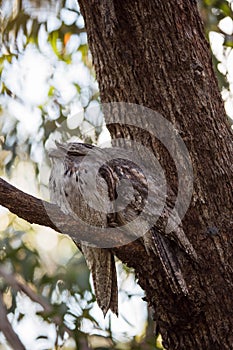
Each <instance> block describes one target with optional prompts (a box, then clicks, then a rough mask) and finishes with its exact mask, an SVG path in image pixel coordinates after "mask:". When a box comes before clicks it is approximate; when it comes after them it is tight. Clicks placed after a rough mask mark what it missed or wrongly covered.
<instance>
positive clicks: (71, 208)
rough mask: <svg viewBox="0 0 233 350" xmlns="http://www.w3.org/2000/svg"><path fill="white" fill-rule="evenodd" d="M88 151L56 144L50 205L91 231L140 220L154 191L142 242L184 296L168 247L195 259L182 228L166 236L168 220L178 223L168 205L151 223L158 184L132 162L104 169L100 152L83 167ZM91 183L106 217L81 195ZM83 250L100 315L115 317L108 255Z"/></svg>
mask: <svg viewBox="0 0 233 350" xmlns="http://www.w3.org/2000/svg"><path fill="white" fill-rule="evenodd" d="M92 149H93V146H91V145H87V144H80V143H68V144H65V145H62V144H57V148H56V149H54V150H52V151H51V152H50V157H51V159H52V163H53V166H52V171H51V176H50V192H51V200H52V201H53V202H54V203H56V204H57V205H59V206H60V207H61V209H62V210H63V211H64V212H65V213H69V214H72V213H73V215H78V217H79V218H81V219H82V220H83V221H86V222H87V223H89V224H90V225H94V226H100V227H114V226H121V225H125V224H126V223H129V222H132V220H134V219H136V218H137V217H138V215H140V214H142V213H143V208H144V206H145V205H146V203H147V200H148V190H150V191H152V194H151V195H150V200H151V203H150V205H149V210H147V211H146V212H145V213H143V215H142V216H140V222H142V224H143V225H144V227H148V229H149V230H148V232H147V233H146V234H145V235H144V236H143V238H142V242H143V243H144V245H145V248H146V251H147V253H148V254H149V255H151V254H156V255H157V256H158V257H159V258H160V261H161V264H162V266H163V268H164V270H165V272H166V274H167V277H168V279H169V281H170V285H171V288H172V289H173V291H174V292H175V293H180V292H182V293H184V294H187V293H188V289H187V286H186V283H185V280H184V278H183V276H182V272H181V270H180V267H179V263H178V260H177V258H176V256H175V254H174V252H173V250H172V247H171V243H170V242H171V240H174V241H175V242H176V243H177V244H178V246H180V247H181V248H182V249H183V250H184V251H185V252H186V253H187V254H188V255H190V256H191V257H192V258H194V259H196V253H195V251H194V249H193V247H192V245H191V243H190V242H189V240H188V239H187V237H186V235H185V233H184V231H183V229H182V228H181V227H180V226H179V227H176V229H175V231H174V232H172V233H169V234H168V235H167V236H166V234H165V229H166V224H167V220H168V218H169V217H170V218H171V217H172V219H173V221H174V222H178V221H179V220H178V219H179V217H178V214H176V213H175V214H174V213H173V214H172V209H171V208H170V206H169V204H168V203H166V204H165V206H164V208H163V210H162V213H160V218H159V220H157V221H156V220H155V217H156V216H158V209H157V208H158V207H159V205H160V204H161V202H162V201H163V199H162V197H163V196H162V192H163V191H164V189H163V188H162V186H161V184H160V180H159V178H158V179H156V178H153V177H151V176H148V177H147V178H146V177H145V175H144V174H143V172H142V170H141V169H140V167H139V166H137V165H136V164H135V163H134V162H132V161H130V160H126V159H122V158H116V157H114V159H110V160H109V161H107V162H104V163H103V161H102V160H99V159H101V154H103V152H104V151H105V150H104V149H103V150H101V149H98V148H94V149H95V150H97V154H96V158H95V159H94V160H93V159H92V162H90V163H88V162H84V165H83V163H82V160H83V157H85V155H87V154H88V152H89V151H90V150H92ZM98 152H99V156H100V157H98ZM132 159H133V158H132ZM98 162H99V163H98ZM94 163H95V164H94ZM94 166H95V167H97V168H98V169H99V171H98V174H97V177H96V179H93V172H91V169H92V167H94ZM83 167H84V168H85V169H83ZM80 169H81V170H82V172H83V171H84V172H85V176H84V177H83V176H82V177H81V178H80V176H79V175H80ZM93 181H96V182H97V189H98V196H95V195H94V194H93V199H94V200H95V201H96V200H97V202H98V201H99V208H101V205H102V204H101V203H103V202H105V201H106V202H109V203H110V208H108V209H110V210H108V213H106V212H104V210H96V209H94V208H93V207H91V206H90V205H89V204H90V203H89V204H88V203H87V202H86V200H84V198H83V189H84V190H85V189H87V188H88V186H90V184H91V183H92V182H93ZM122 184H123V185H122ZM91 194H92V193H91ZM94 196H95V198H94ZM119 198H120V199H119ZM111 203H112V204H111ZM111 205H112V207H111ZM171 214H172V215H171ZM143 225H142V226H143ZM132 230H133V226H132ZM81 250H82V252H83V254H84V256H85V259H86V261H87V265H88V267H89V269H90V270H91V272H92V276H93V282H94V288H95V294H96V300H97V302H98V304H99V306H100V307H101V309H102V310H103V313H104V314H106V312H107V311H108V309H111V310H112V311H113V312H115V313H117V312H118V303H117V295H118V293H117V278H116V270H115V263H114V257H113V255H112V253H111V252H110V250H108V249H103V248H96V247H91V246H90V245H85V243H84V242H82V243H81Z"/></svg>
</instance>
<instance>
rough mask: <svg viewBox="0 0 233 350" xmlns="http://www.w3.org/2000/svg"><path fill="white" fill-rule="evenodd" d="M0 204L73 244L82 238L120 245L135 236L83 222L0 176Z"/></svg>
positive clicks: (93, 241)
mask: <svg viewBox="0 0 233 350" xmlns="http://www.w3.org/2000/svg"><path fill="white" fill-rule="evenodd" d="M0 204H1V205H2V206H4V207H6V208H8V209H9V210H10V211H11V212H12V213H14V214H16V215H17V216H19V217H20V218H22V219H24V220H26V221H28V222H30V223H31V224H32V223H34V224H38V225H43V226H47V227H50V228H52V229H54V230H56V231H57V232H60V233H63V234H67V235H68V236H70V237H71V238H72V239H73V240H74V241H75V243H76V244H78V243H79V242H80V241H85V242H88V243H91V244H92V245H93V244H94V245H96V246H97V247H98V246H99V247H102V248H111V247H116V246H120V245H124V244H125V242H126V238H127V241H133V240H135V239H136V238H137V237H133V236H132V235H131V236H130V234H129V233H128V232H126V231H124V230H123V229H121V228H118V227H116V228H114V231H113V228H109V231H108V228H105V229H104V230H102V229H101V228H100V227H96V226H95V227H94V226H87V224H86V223H84V222H83V221H82V220H81V219H79V218H78V217H74V216H72V215H66V214H65V213H63V212H62V211H61V209H60V208H59V207H58V206H57V205H55V204H52V203H49V202H46V201H43V200H41V199H38V198H36V197H34V196H31V195H29V194H27V193H25V192H23V191H21V190H19V189H18V188H16V187H14V186H12V185H10V184H9V183H8V182H6V181H5V180H3V179H1V178H0ZM87 227H88V230H87ZM113 233H114V234H113Z"/></svg>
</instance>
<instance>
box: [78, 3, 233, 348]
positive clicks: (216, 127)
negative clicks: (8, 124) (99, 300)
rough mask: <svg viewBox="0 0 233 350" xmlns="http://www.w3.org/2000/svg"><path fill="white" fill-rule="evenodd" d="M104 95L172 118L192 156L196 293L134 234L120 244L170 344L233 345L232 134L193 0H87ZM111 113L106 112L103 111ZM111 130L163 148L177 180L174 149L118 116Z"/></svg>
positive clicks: (187, 265)
mask: <svg viewBox="0 0 233 350" xmlns="http://www.w3.org/2000/svg"><path fill="white" fill-rule="evenodd" d="M79 4H80V8H81V11H82V14H83V16H84V19H85V23H86V29H87V33H88V41H89V45H90V49H91V52H92V55H93V61H94V66H95V69H96V74H97V80H98V82H99V86H100V95H101V100H102V102H113V101H115V102H118V101H124V102H130V103H137V104H140V105H143V106H146V107H149V108H151V109H153V110H155V111H157V112H159V113H161V114H162V115H163V116H164V117H166V118H167V119H168V120H169V121H171V122H172V123H173V124H174V125H175V127H176V129H177V130H178V131H179V133H180V135H181V136H182V138H183V140H184V141H185V143H186V146H187V148H188V150H189V153H190V156H191V158H192V164H193V168H194V191H193V198H192V202H191V205H190V208H189V210H188V212H187V214H186V216H185V218H184V220H183V227H184V230H185V232H186V234H187V236H188V238H189V239H190V241H191V242H192V244H193V246H194V247H195V249H196V252H197V255H198V264H194V263H191V262H190V261H189V260H187V259H185V258H184V259H183V261H182V262H181V264H182V271H183V272H184V276H185V279H186V281H187V285H188V286H189V291H190V294H189V296H188V297H184V296H177V295H175V294H173V293H172V292H171V290H170V288H169V286H168V284H167V281H166V278H165V276H164V273H163V271H162V269H161V266H160V264H159V262H158V260H157V259H156V258H155V259H154V260H153V261H149V262H148V258H147V255H146V253H145V251H144V249H143V247H141V246H140V245H137V250H136V251H134V248H135V247H136V246H135V243H132V244H129V245H127V246H125V247H121V248H119V249H115V250H114V252H115V253H116V255H117V256H118V257H119V258H120V259H121V260H122V261H123V262H125V263H127V264H128V265H129V266H132V267H134V268H135V271H136V275H137V277H138V280H139V283H140V285H141V286H142V288H143V289H144V290H145V292H146V296H147V300H148V303H149V305H150V306H151V307H152V308H153V309H154V317H155V321H156V324H157V329H158V330H159V332H161V334H162V337H163V340H164V345H165V347H166V348H167V349H179V350H182V349H199V350H201V349H205V350H206V349H215V350H217V349H232V348H233V335H232V329H233V317H232V310H233V298H232V288H233V279H232V272H233V271H232V266H233V258H232V257H233V254H232V252H233V241H232V233H233V222H232V209H233V201H232V192H233V191H232V190H233V188H232V187H233V185H232V184H233V181H232V179H233V176H232V164H233V143H232V133H231V131H230V128H229V126H228V125H227V119H226V116H225V111H224V106H223V102H222V100H221V97H220V93H219V89H218V85H217V81H216V78H215V75H214V72H213V68H212V62H211V56H210V50H209V45H208V43H207V41H206V39H205V37H204V31H203V28H202V22H201V19H200V16H199V13H198V9H197V4H196V2H195V1H194V0H179V1H175V0H171V1H164V0H156V1H147V0H128V1H120V0H115V1H114V0H111V1H102V0H99V1H85V0H80V1H79ZM105 117H106V119H107V122H108V115H105ZM108 129H109V131H110V133H111V136H112V138H117V137H123V138H125V137H129V136H130V137H131V139H133V140H137V141H139V142H141V143H143V144H144V145H146V146H147V147H149V148H150V149H151V150H152V151H153V152H154V153H155V154H157V155H158V154H159V155H160V163H161V164H162V165H163V167H164V169H165V170H166V173H167V177H168V181H169V183H170V184H171V186H172V187H173V188H176V186H177V179H176V171H175V169H174V167H173V164H172V162H171V159H170V158H169V155H168V154H167V153H166V152H165V150H164V149H163V147H161V145H158V143H157V142H156V140H154V139H153V138H151V137H150V136H149V135H145V134H143V133H142V132H141V131H140V130H138V129H136V128H132V127H130V126H126V125H120V124H114V123H111V124H110V125H108Z"/></svg>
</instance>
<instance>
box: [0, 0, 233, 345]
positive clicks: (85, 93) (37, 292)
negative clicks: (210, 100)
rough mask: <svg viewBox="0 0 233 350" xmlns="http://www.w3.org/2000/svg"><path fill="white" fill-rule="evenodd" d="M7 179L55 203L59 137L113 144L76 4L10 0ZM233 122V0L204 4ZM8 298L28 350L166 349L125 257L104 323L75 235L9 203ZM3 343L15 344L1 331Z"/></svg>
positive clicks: (5, 30)
mask: <svg viewBox="0 0 233 350" xmlns="http://www.w3.org/2000/svg"><path fill="white" fill-rule="evenodd" d="M0 5H1V12H0V175H1V176H2V177H3V178H5V179H6V180H7V181H9V182H10V183H12V184H14V185H16V186H18V187H19V188H20V189H22V190H24V191H26V192H28V193H30V194H33V195H35V196H37V197H40V198H43V199H45V200H49V194H48V179H49V171H50V163H49V160H48V156H47V151H48V149H49V148H51V147H52V146H53V144H54V140H62V141H67V140H76V141H85V142H91V143H95V144H103V143H109V140H110V138H109V134H108V131H107V129H106V127H105V126H104V119H103V115H102V113H101V107H100V101H99V92H98V84H97V82H96V80H95V72H94V69H93V67H92V59H91V54H90V52H89V50H88V46H87V36H86V32H85V28H84V21H83V18H82V16H81V14H80V10H79V6H78V3H77V2H76V0H11V1H9V0H1V1H0ZM199 7H200V12H201V15H202V18H203V22H204V26H205V30H206V35H207V38H208V39H209V41H210V44H211V48H212V52H213V62H214V65H215V70H216V73H217V76H218V79H219V86H220V89H221V92H222V96H223V99H224V102H225V107H226V112H227V114H228V116H229V122H230V123H232V118H233V108H232V102H233V98H232V91H233V85H232V84H233V54H232V46H233V36H232V35H233V22H232V20H233V12H232V1H226V0H223V1H221V0H206V1H204V0H203V1H199ZM0 262H1V264H0V295H2V298H3V301H4V305H5V307H6V313H7V315H8V319H9V321H10V323H11V325H12V327H13V329H14V331H15V332H17V334H18V335H19V337H20V339H21V341H22V342H23V344H24V345H25V347H26V348H27V349H30V350H31V349H38V350H40V349H41V350H42V349H43V350H44V349H66V350H68V349H70V350H71V349H90V348H94V349H99V350H100V349H126V350H127V349H135V350H136V349H138V350H139V349H144V350H146V349H148V350H149V349H162V345H161V339H160V337H159V336H158V337H157V338H156V337H155V336H154V329H153V322H152V320H151V316H150V312H148V310H147V307H146V303H145V302H144V301H143V300H142V298H143V296H144V294H143V291H142V290H141V289H140V287H139V286H138V285H137V284H136V282H135V278H134V274H133V271H131V270H130V269H127V268H126V267H125V266H123V265H122V264H121V263H120V262H117V269H118V275H119V285H120V286H119V287H120V315H119V318H118V319H117V318H116V317H115V316H114V315H112V314H110V313H109V314H107V317H106V319H105V320H104V318H103V316H102V314H101V312H100V310H99V308H98V306H97V305H96V302H95V297H94V295H93V289H92V281H91V279H90V276H89V272H88V269H87V267H86V264H85V262H84V259H83V257H82V255H81V254H80V252H79V251H78V250H77V248H76V247H75V245H74V244H73V243H72V241H71V240H70V239H69V238H68V237H66V236H63V235H59V234H57V233H56V232H54V231H52V230H50V229H48V228H44V227H39V226H37V225H30V224H29V223H27V222H25V221H23V220H22V219H19V218H17V217H16V216H15V215H13V214H11V213H9V211H7V210H6V209H4V208H2V207H0ZM0 349H10V347H9V344H7V342H6V339H5V337H4V335H3V334H2V333H0Z"/></svg>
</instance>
